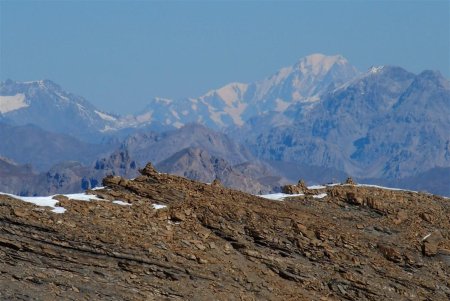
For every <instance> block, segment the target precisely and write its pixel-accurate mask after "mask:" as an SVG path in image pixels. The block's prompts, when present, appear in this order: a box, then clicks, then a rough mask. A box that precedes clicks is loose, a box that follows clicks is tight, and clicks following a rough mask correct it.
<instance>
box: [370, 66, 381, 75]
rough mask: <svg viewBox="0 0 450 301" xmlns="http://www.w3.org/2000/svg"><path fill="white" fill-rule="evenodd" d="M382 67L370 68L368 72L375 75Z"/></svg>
mask: <svg viewBox="0 0 450 301" xmlns="http://www.w3.org/2000/svg"><path fill="white" fill-rule="evenodd" d="M383 67H384V66H372V67H371V68H370V69H369V72H370V73H372V74H376V73H378V72H380V71H381V70H383Z"/></svg>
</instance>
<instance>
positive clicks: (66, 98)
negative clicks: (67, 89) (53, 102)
mask: <svg viewBox="0 0 450 301" xmlns="http://www.w3.org/2000/svg"><path fill="white" fill-rule="evenodd" d="M55 94H56V95H57V96H58V97H59V98H61V99H62V100H65V101H70V99H69V98H68V97H66V96H64V95H62V94H61V93H59V92H55Z"/></svg>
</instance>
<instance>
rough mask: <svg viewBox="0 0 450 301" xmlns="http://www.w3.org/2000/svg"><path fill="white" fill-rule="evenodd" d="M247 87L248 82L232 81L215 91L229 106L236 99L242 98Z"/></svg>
mask: <svg viewBox="0 0 450 301" xmlns="http://www.w3.org/2000/svg"><path fill="white" fill-rule="evenodd" d="M247 87H248V85H247V84H242V83H231V84H228V85H226V86H223V87H222V88H220V89H218V90H217V91H214V92H215V93H217V95H218V96H219V97H220V98H222V99H223V101H224V102H225V103H226V104H227V105H228V106H231V105H232V104H233V103H234V102H235V101H238V100H239V99H241V98H242V96H243V95H244V93H245V92H246V91H247Z"/></svg>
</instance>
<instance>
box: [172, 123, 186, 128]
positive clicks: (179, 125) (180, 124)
mask: <svg viewBox="0 0 450 301" xmlns="http://www.w3.org/2000/svg"><path fill="white" fill-rule="evenodd" d="M172 125H173V126H174V127H176V128H177V129H179V128H181V127H183V125H184V123H181V122H179V121H175V122H174V123H173V124H172Z"/></svg>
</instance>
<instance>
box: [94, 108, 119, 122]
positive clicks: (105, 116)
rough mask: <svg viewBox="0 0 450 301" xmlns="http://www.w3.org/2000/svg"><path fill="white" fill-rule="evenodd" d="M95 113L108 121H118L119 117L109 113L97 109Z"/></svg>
mask: <svg viewBox="0 0 450 301" xmlns="http://www.w3.org/2000/svg"><path fill="white" fill-rule="evenodd" d="M94 112H95V114H97V115H98V116H99V117H100V118H101V119H103V120H106V121H116V120H117V119H116V118H115V117H114V116H111V115H108V114H106V113H103V112H100V111H97V110H95V111H94Z"/></svg>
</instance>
